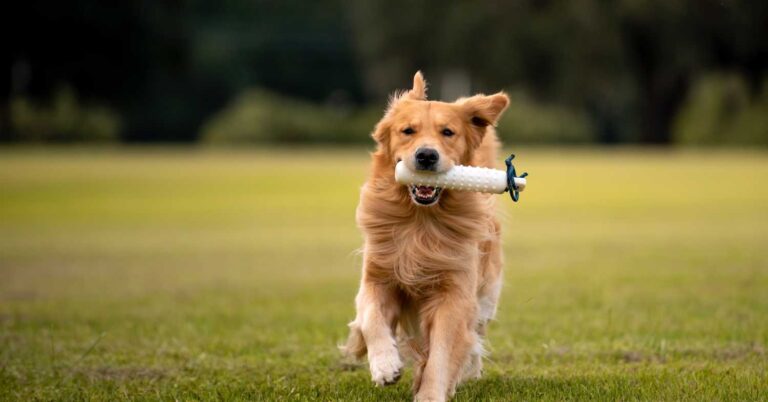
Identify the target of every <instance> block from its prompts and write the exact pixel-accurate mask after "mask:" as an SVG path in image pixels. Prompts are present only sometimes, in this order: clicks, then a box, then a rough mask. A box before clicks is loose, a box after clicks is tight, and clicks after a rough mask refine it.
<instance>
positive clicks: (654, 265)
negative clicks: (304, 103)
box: [0, 148, 768, 401]
mask: <svg viewBox="0 0 768 402" xmlns="http://www.w3.org/2000/svg"><path fill="white" fill-rule="evenodd" d="M518 151H519V152H518V159H517V161H518V165H519V167H520V168H521V170H527V171H529V172H530V173H531V176H530V178H529V180H530V181H529V183H530V185H529V189H528V190H527V192H526V193H524V194H523V196H522V201H521V202H520V203H518V204H512V202H511V201H509V200H508V199H507V200H504V201H503V202H502V205H504V207H505V212H506V218H505V250H506V255H507V264H506V268H505V270H506V271H505V272H506V273H505V275H506V277H505V283H506V285H505V290H504V292H503V294H502V302H501V305H500V310H499V315H498V317H497V318H498V321H497V322H495V323H493V324H492V325H491V328H490V334H489V339H490V345H491V351H492V352H491V355H490V356H489V358H488V360H487V361H486V372H485V376H484V378H483V379H482V380H479V381H476V382H472V383H469V384H468V385H466V386H464V387H462V388H460V389H459V392H458V394H457V396H456V399H457V400H461V401H476V400H507V399H519V400H585V399H591V400H595V399H599V400H694V401H701V400H761V399H762V400H765V399H768V374H767V371H768V363H767V361H768V352H767V351H766V348H768V154H765V153H751V152H735V151H732V152H720V151H699V152H675V151H662V150H622V149H619V150H616V149H591V150H589V149H584V150H567V149H554V150H546V149H545V150H542V149H527V150H526V149H522V150H518ZM366 166H367V154H366V153H365V151H363V150H327V149H326V150H315V151H312V150H302V151H290V152H289V151H288V150H279V149H278V150H261V151H201V150H194V149H141V148H139V149H115V150H108V149H101V150H99V149H87V148H86V149H54V150H45V149H41V150H35V149H6V150H2V151H0V399H14V400H34V399H45V400H49V399H56V400H60V399H97V400H115V399H151V400H155V399H162V400H174V399H178V400H211V399H221V400H408V399H409V398H410V390H409V385H410V384H409V382H410V379H411V377H410V372H407V373H406V376H405V377H404V379H403V380H404V381H401V382H400V383H399V384H398V385H396V386H393V387H391V388H384V389H382V388H374V387H373V386H372V384H371V383H370V380H369V377H368V373H367V370H366V369H361V368H359V367H356V366H354V365H350V364H346V363H344V362H342V361H341V360H340V358H339V355H338V352H337V350H336V348H335V345H336V344H338V343H339V342H340V341H341V340H343V338H344V337H345V335H346V326H345V324H346V323H347V322H348V321H349V320H351V319H352V318H353V314H354V312H353V303H352V300H353V297H354V294H355V291H356V285H357V281H358V278H359V265H360V257H359V255H357V254H356V253H355V249H356V248H357V247H359V245H360V235H359V234H358V232H357V230H356V228H355V224H354V208H355V205H356V202H357V192H358V188H359V186H360V185H361V183H362V181H363V180H364V177H365V173H366ZM505 197H506V196H505Z"/></svg>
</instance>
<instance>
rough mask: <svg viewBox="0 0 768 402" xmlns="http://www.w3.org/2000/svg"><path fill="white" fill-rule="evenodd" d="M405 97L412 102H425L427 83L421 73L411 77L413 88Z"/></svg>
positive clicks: (418, 72)
mask: <svg viewBox="0 0 768 402" xmlns="http://www.w3.org/2000/svg"><path fill="white" fill-rule="evenodd" d="M405 95H406V96H407V97H408V98H410V99H413V100H427V81H426V80H425V79H424V75H423V74H421V71H417V72H416V74H414V75H413V88H411V90H410V91H408V93H406V94H405Z"/></svg>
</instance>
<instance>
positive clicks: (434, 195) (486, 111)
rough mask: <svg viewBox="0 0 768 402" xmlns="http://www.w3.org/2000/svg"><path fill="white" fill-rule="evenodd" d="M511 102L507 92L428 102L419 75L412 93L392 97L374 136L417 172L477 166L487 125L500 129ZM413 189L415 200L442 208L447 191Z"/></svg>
mask: <svg viewBox="0 0 768 402" xmlns="http://www.w3.org/2000/svg"><path fill="white" fill-rule="evenodd" d="M508 104H509V98H508V97H507V95H506V94H504V93H502V92H499V93H497V94H494V95H490V96H486V95H475V96H472V97H469V98H461V99H458V100H456V101H455V102H452V103H449V102H437V101H428V100H427V83H426V81H425V80H424V77H423V76H422V75H421V72H417V73H416V75H415V76H414V77H413V88H412V89H411V90H409V91H406V92H402V93H396V94H395V95H393V96H392V99H391V100H390V104H389V106H388V108H387V112H386V113H385V115H384V118H383V119H382V120H381V121H380V122H379V123H378V124H377V125H376V129H375V130H374V132H373V138H374V139H375V140H376V142H377V143H378V145H379V152H381V153H384V154H386V155H387V160H389V161H392V162H393V163H397V162H399V161H401V160H402V161H404V162H405V163H406V164H407V166H408V167H409V168H410V169H412V170H426V171H433V172H438V173H440V172H445V171H447V170H449V169H451V168H452V167H453V166H454V165H457V164H464V165H466V164H468V163H470V162H471V160H472V154H473V152H474V151H475V150H476V149H477V148H478V147H479V146H480V144H481V142H482V141H483V136H484V135H485V132H486V130H487V127H488V126H489V125H490V126H495V125H496V122H497V121H498V119H499V117H500V116H501V113H502V112H503V111H504V109H506V107H507V105H508ZM391 168H392V169H394V165H393V166H391ZM409 190H410V191H409V194H410V196H411V200H413V202H414V203H416V204H418V205H425V206H429V205H434V204H436V203H437V201H438V200H439V199H440V193H441V191H442V189H441V188H439V187H428V186H410V188H409Z"/></svg>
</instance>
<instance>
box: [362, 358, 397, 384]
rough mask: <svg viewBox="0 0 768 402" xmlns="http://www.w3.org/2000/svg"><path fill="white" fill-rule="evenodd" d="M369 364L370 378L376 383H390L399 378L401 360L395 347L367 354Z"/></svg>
mask: <svg viewBox="0 0 768 402" xmlns="http://www.w3.org/2000/svg"><path fill="white" fill-rule="evenodd" d="M368 360H369V362H370V366H371V378H372V379H373V382H375V383H376V385H379V386H385V385H391V384H394V383H396V382H397V380H399V379H400V375H401V374H402V371H403V362H402V361H401V360H400V356H399V355H398V353H397V349H395V350H392V351H389V352H383V353H378V354H374V355H370V356H368Z"/></svg>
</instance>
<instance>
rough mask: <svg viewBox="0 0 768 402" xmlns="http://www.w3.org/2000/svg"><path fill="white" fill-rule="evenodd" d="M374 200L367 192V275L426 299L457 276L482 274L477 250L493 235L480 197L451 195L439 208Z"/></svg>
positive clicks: (362, 214)
mask: <svg viewBox="0 0 768 402" xmlns="http://www.w3.org/2000/svg"><path fill="white" fill-rule="evenodd" d="M373 197H376V195H375V194H366V193H365V192H364V193H363V197H362V199H361V203H360V207H359V208H358V224H359V225H360V228H361V229H362V231H363V233H364V234H365V238H366V244H365V254H366V263H367V268H366V271H367V274H368V275H370V276H372V277H373V278H376V279H377V280H381V281H383V282H390V283H392V282H394V283H395V284H396V285H397V286H399V287H401V288H402V289H404V290H405V291H406V292H408V293H413V294H424V293H426V292H428V291H429V290H430V289H435V288H440V287H443V286H445V285H446V283H445V282H446V281H447V280H452V279H454V278H455V277H456V275H451V274H452V273H460V274H466V273H471V272H474V271H476V270H477V264H478V261H479V255H480V251H479V248H478V245H479V243H480V242H481V241H482V240H484V239H486V238H487V237H488V235H489V230H488V222H489V220H488V217H489V215H488V211H483V209H482V208H481V205H476V204H477V201H478V198H477V197H475V196H474V195H472V194H468V193H462V194H451V193H449V192H447V193H446V194H444V195H443V197H444V199H441V201H440V203H441V204H440V205H437V206H434V207H416V206H412V205H410V204H409V203H410V202H411V201H410V200H405V201H403V200H392V201H390V202H386V201H383V200H382V199H381V198H378V197H376V198H378V199H376V198H373ZM461 276H462V277H463V276H464V275H461Z"/></svg>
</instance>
